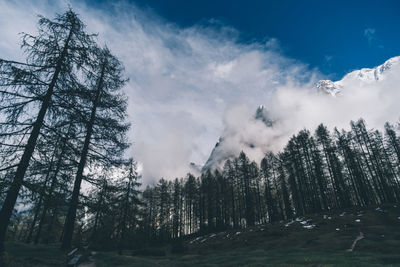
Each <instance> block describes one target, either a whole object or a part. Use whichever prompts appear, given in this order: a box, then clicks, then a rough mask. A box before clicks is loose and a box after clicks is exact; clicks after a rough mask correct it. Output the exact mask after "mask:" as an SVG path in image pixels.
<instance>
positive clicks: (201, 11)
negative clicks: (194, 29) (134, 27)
mask: <svg viewBox="0 0 400 267" xmlns="http://www.w3.org/2000/svg"><path fill="white" fill-rule="evenodd" d="M135 2H136V3H137V4H138V5H140V6H142V7H150V8H152V9H153V10H154V11H155V12H156V13H157V14H159V15H160V16H162V17H164V18H165V19H166V20H167V21H170V22H172V23H176V24H177V25H179V26H180V27H190V26H193V25H194V24H199V23H200V24H204V23H207V22H209V20H211V19H217V20H219V21H220V22H222V23H224V24H226V25H230V26H232V27H234V28H236V29H237V30H238V31H239V34H240V35H239V41H240V42H254V41H257V42H264V41H265V40H266V39H269V38H276V39H277V40H278V41H279V44H280V47H281V49H282V50H283V53H284V54H285V55H287V56H289V57H291V58H294V59H298V60H300V61H302V62H304V63H306V64H309V65H310V67H311V68H313V67H317V68H319V69H320V71H321V72H322V73H324V74H326V75H332V76H331V77H332V78H334V79H339V78H340V77H341V76H343V75H344V74H346V73H347V72H349V71H351V70H354V69H359V68H362V67H373V66H376V65H379V64H381V63H382V62H384V61H385V60H387V59H388V58H390V57H393V56H397V55H400V1H388V0H381V1H376V0H364V1H355V0H348V1H341V0H337V1H321V0H319V1H318V0H306V1H293V0H280V1H260V0H233V1H232V0H231V1H229V0H201V1H190V0H189V1H188V0H168V1H166V0H137V1H135Z"/></svg>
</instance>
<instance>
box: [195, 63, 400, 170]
mask: <svg viewBox="0 0 400 267" xmlns="http://www.w3.org/2000/svg"><path fill="white" fill-rule="evenodd" d="M396 65H399V66H400V56H398V57H393V58H391V59H389V60H387V61H386V62H385V63H383V64H382V65H380V66H377V67H375V68H363V69H360V70H355V71H352V72H350V73H348V74H347V75H345V76H344V77H343V78H342V79H341V80H339V81H335V82H334V81H331V80H320V81H319V82H318V83H317V84H316V85H315V90H316V91H317V92H320V93H323V94H326V95H327V96H328V97H340V96H344V95H346V94H348V92H346V89H350V88H351V86H352V85H354V84H358V85H361V86H363V85H364V84H365V85H368V84H371V83H379V82H380V81H382V80H385V78H386V77H387V76H388V75H389V74H390V73H391V70H393V69H394V66H396ZM396 69H398V68H397V67H396ZM253 120H256V121H259V122H262V123H263V124H264V125H265V127H272V126H273V124H274V121H272V120H271V116H269V114H268V109H267V108H266V107H264V106H262V105H261V106H259V107H258V108H257V110H256V112H255V114H254V117H253ZM243 132H245V131H243ZM230 137H231V136H224V135H223V136H221V137H220V138H219V141H218V142H217V143H216V145H215V147H214V148H213V150H212V151H211V154H210V156H209V158H208V160H207V161H206V163H205V164H204V166H203V168H202V171H205V170H209V169H211V170H213V169H215V168H221V167H222V166H223V163H224V162H225V161H226V160H227V159H229V158H233V157H235V156H237V155H235V153H236V152H237V150H236V151H230V150H229V147H230V146H229V145H224V144H226V142H228V143H230V142H232V138H230ZM228 139H229V141H227V140H228ZM235 140H236V142H237V144H236V145H237V146H240V147H242V148H243V150H245V151H246V150H247V151H255V150H260V148H258V147H256V146H257V145H255V144H254V142H250V141H248V140H249V138H246V136H241V137H240V138H237V139H235ZM227 148H228V149H227ZM258 152H259V151H258Z"/></svg>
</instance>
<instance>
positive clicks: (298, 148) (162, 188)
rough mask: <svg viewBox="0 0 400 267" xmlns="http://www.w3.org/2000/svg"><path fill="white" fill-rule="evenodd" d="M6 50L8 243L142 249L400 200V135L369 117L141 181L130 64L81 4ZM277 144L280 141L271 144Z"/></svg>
mask: <svg viewBox="0 0 400 267" xmlns="http://www.w3.org/2000/svg"><path fill="white" fill-rule="evenodd" d="M21 48H22V50H23V55H24V56H25V57H26V60H25V61H24V62H17V61H12V60H6V59H0V162H1V164H0V206H1V211H0V252H1V253H3V252H4V251H5V250H6V246H5V242H6V241H7V242H9V241H20V242H26V243H33V244H48V243H60V247H61V248H63V249H66V250H69V249H71V248H73V247H76V246H80V245H81V244H83V243H84V244H90V245H91V246H92V247H94V248H95V249H97V250H118V251H119V252H120V253H122V251H123V250H125V249H135V248H140V247H143V246H147V245H155V244H160V243H164V242H169V241H171V240H177V239H182V238H185V237H188V236H194V235H199V234H205V233H213V232H218V231H223V230H226V229H239V228H246V227H250V226H254V225H260V224H274V223H276V222H279V221H283V220H289V219H292V218H296V217H298V216H303V215H305V214H314V213H320V212H323V211H331V210H341V209H345V208H349V207H365V206H369V205H377V204H382V203H395V202H399V200H400V186H399V176H400V137H399V136H398V132H397V129H396V127H397V126H393V125H391V124H389V123H386V124H385V125H384V127H383V132H382V131H379V130H375V129H368V128H367V126H366V123H365V121H364V120H363V119H359V120H358V121H356V122H350V128H349V129H350V130H348V131H346V130H339V129H336V128H335V129H332V130H331V131H329V130H328V128H327V127H326V126H324V125H323V124H321V125H319V126H318V127H317V129H316V130H315V132H313V133H312V132H310V131H309V130H306V129H304V130H302V131H300V132H299V133H297V134H296V135H294V136H292V137H291V138H290V140H288V143H287V145H286V146H285V147H284V148H283V149H282V150H281V151H280V152H279V153H272V152H269V153H267V154H266V155H265V157H264V158H263V159H262V160H261V162H254V161H251V160H250V159H249V158H248V157H247V156H246V154H245V153H244V152H242V153H240V155H238V156H237V157H236V158H232V159H229V160H227V161H226V162H225V163H224V165H223V166H221V168H217V169H208V170H203V172H202V174H201V175H200V176H199V177H195V176H194V175H192V174H190V173H189V174H187V176H186V177H178V178H176V177H165V178H161V179H160V180H159V181H158V183H157V184H156V185H153V186H150V185H149V186H147V187H146V188H142V186H141V181H140V174H139V173H138V171H137V163H136V162H135V160H134V159H132V158H128V157H126V156H125V155H126V151H127V149H128V148H129V147H130V143H129V141H128V137H127V134H128V131H129V129H130V125H129V123H128V122H127V96H126V95H125V94H124V91H123V87H124V85H125V83H126V82H127V79H126V77H125V76H124V67H123V65H122V63H121V61H119V60H118V59H117V58H116V57H115V56H114V55H113V54H112V52H111V51H110V50H109V49H108V48H107V47H106V46H99V44H98V41H97V36H96V35H95V34H89V33H87V32H86V31H85V25H84V23H83V22H82V21H81V20H80V19H79V17H78V15H77V14H76V13H74V12H73V11H72V10H68V11H67V12H65V13H64V14H61V15H58V16H57V17H56V18H55V19H53V20H50V19H47V18H44V17H40V18H39V22H38V33H37V35H30V34H27V33H23V34H22V45H21ZM271 142H272V141H271Z"/></svg>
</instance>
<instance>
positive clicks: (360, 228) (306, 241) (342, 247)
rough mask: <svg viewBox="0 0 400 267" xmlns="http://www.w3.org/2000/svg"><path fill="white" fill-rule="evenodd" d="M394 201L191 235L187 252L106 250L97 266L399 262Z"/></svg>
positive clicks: (399, 237)
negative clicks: (161, 254) (160, 253)
mask: <svg viewBox="0 0 400 267" xmlns="http://www.w3.org/2000/svg"><path fill="white" fill-rule="evenodd" d="M394 206H396V205H385V206H383V207H381V208H379V209H378V210H376V207H374V208H369V209H363V210H362V211H357V210H347V211H346V212H345V213H344V214H343V213H342V212H341V213H323V214H318V215H312V216H306V217H304V218H301V219H302V220H299V221H294V222H293V223H291V224H289V225H288V226H287V227H286V226H285V225H286V224H287V223H288V222H281V223H277V224H275V225H262V226H255V227H251V228H249V229H245V230H237V231H226V232H221V233H216V234H215V235H206V236H203V237H200V238H198V239H197V240H195V238H192V239H191V240H188V241H186V244H187V246H188V248H189V250H188V252H187V253H185V254H184V255H178V256H177V255H171V254H168V255H167V256H166V257H132V256H118V255H116V254H115V253H104V252H103V253H98V254H97V255H96V257H95V258H96V263H97V266H194V265H199V266H266V265H271V266H277V265H283V266H291V265H298V264H303V265H314V266H325V265H337V266H374V265H383V264H385V265H393V266H396V265H398V266H400V219H399V216H400V208H399V207H397V206H396V207H394ZM324 215H326V216H324ZM340 215H342V216H340ZM324 217H325V218H324ZM299 219H300V218H299ZM306 220H308V223H307V224H306V225H311V224H314V225H316V226H315V228H313V229H305V228H303V226H304V225H303V224H301V221H303V222H304V221H306ZM356 220H360V222H357V221H356ZM336 229H339V230H336ZM239 231H240V234H236V233H237V232H239ZM360 232H363V234H364V239H362V240H360V241H359V242H358V243H357V244H356V246H355V249H354V251H353V252H346V250H347V249H349V248H350V247H351V245H352V243H353V241H354V239H355V238H356V237H357V236H358V235H359V234H360ZM228 234H229V235H228ZM166 249H167V248H166ZM126 254H127V255H129V252H127V253H126Z"/></svg>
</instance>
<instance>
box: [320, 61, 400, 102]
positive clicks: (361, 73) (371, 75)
mask: <svg viewBox="0 0 400 267" xmlns="http://www.w3.org/2000/svg"><path fill="white" fill-rule="evenodd" d="M397 64H400V56H398V57H393V58H391V59H389V60H387V61H386V62H385V63H383V64H382V65H380V66H377V67H375V68H362V69H361V70H355V71H352V72H350V73H348V74H346V75H345V76H344V77H343V79H341V80H340V81H336V82H333V81H331V80H321V81H319V82H318V83H317V85H316V87H317V89H318V90H319V91H320V92H323V93H326V94H329V95H332V96H339V95H340V94H341V93H342V90H343V88H344V87H346V84H348V83H352V82H359V83H365V84H370V83H374V82H378V81H381V80H384V79H385V76H386V73H388V72H389V71H390V70H391V69H392V67H393V66H395V65H397Z"/></svg>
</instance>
